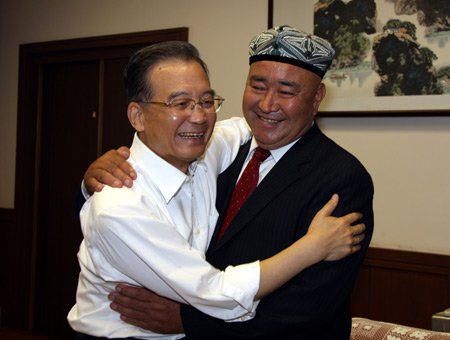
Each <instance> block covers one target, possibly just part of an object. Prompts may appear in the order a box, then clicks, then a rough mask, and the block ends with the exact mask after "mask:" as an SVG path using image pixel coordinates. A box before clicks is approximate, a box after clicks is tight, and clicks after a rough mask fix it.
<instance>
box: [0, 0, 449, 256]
mask: <svg viewBox="0 0 450 340" xmlns="http://www.w3.org/2000/svg"><path fill="white" fill-rule="evenodd" d="M311 22H312V21H311ZM311 22H308V23H306V22H305V27H306V26H308V27H311ZM266 25H267V1H266V0H245V1H242V0H227V1H219V0H189V1H186V0H161V1H156V0H127V1H125V0H76V1H75V0H72V1H70V0H65V1H60V0H39V1H36V0H14V1H7V0H1V1H0V46H1V53H0V68H1V77H0V99H1V104H2V105H1V112H0V143H1V145H2V149H3V152H2V155H3V162H2V163H3V164H5V165H4V166H2V167H1V168H0V178H2V181H1V183H0V188H1V190H0V207H1V208H13V205H14V172H15V156H16V155H15V144H16V143H15V138H16V119H17V68H18V45H19V44H22V43H31V42H41V41H50V40H59V39H70V38H79V37H89V36H97V35H107V34H117V33H130V32H137V31H146V30H153V29H162V28H173V27H180V26H187V27H189V40H190V42H192V43H193V44H194V45H196V46H197V47H198V48H199V50H200V52H201V54H202V56H203V59H205V61H206V62H207V63H208V65H209V67H210V71H211V75H212V83H213V87H214V88H215V89H216V90H217V92H218V93H220V94H221V95H222V96H224V97H225V98H226V99H227V101H226V104H225V107H224V110H223V111H221V113H220V117H219V118H226V117H230V116H233V115H240V112H241V94H242V90H243V85H244V81H245V77H246V73H247V67H248V66H247V51H246V46H247V43H248V41H249V40H250V38H251V37H252V36H253V35H254V34H256V33H258V32H259V31H261V30H263V29H265V28H266ZM307 29H309V30H310V28H307ZM449 101H450V100H449ZM449 107H450V105H449ZM319 124H320V125H321V127H322V128H323V129H324V130H325V132H326V133H327V134H328V135H329V136H330V137H331V138H333V139H334V140H336V141H337V142H338V143H339V144H341V145H342V146H343V147H345V148H346V149H348V150H349V151H350V152H352V153H353V154H355V155H356V156H357V157H358V158H359V159H360V160H361V161H362V162H363V164H364V165H365V166H366V167H367V169H368V170H369V172H370V173H371V174H372V177H373V179H374V183H375V207H374V208H375V217H376V220H375V222H376V223H375V226H376V230H375V235H374V238H373V242H372V244H373V245H374V246H379V247H385V248H393V249H405V250H414V251H423V252H435V253H443V254H450V207H449V204H448V203H447V202H448V201H449V197H450V157H449V156H448V154H449V151H448V146H450V117H430V118H392V117H391V118H322V119H320V120H319Z"/></svg>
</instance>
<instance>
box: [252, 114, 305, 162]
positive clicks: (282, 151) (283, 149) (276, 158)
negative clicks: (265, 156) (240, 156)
mask: <svg viewBox="0 0 450 340" xmlns="http://www.w3.org/2000/svg"><path fill="white" fill-rule="evenodd" d="M313 125H314V121H313V122H312V123H311V126H313ZM301 138H302V137H300V138H298V139H296V140H294V141H293V142H292V143H290V144H288V145H285V146H282V147H281V148H278V149H275V150H270V154H271V155H272V157H273V159H274V161H275V163H277V162H278V161H279V160H280V159H281V157H283V156H284V154H285V153H286V152H288V151H289V149H290V148H291V147H292V146H293V145H294V144H295V143H297V142H298V141H299V140H300V139H301ZM257 147H258V144H257V143H256V141H255V137H253V138H252V142H251V144H250V150H249V153H248V155H247V160H249V159H250V157H251V156H253V153H254V150H255V149H256V148H257ZM269 158H270V157H269Z"/></svg>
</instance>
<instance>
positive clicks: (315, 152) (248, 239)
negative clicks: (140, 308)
mask: <svg viewBox="0 0 450 340" xmlns="http://www.w3.org/2000/svg"><path fill="white" fill-rule="evenodd" d="M306 136H307V135H305V137H306ZM305 137H304V138H302V140H301V141H302V143H297V144H298V145H297V144H296V145H295V146H294V147H293V148H292V149H291V150H290V151H289V152H288V153H287V154H286V155H285V156H284V157H283V159H282V160H280V161H279V162H278V164H277V165H276V166H275V167H274V169H272V171H271V172H270V174H269V175H268V176H267V177H266V178H265V179H264V181H263V182H262V183H261V184H260V186H258V188H257V189H256V190H255V192H254V194H253V195H252V196H253V197H251V198H249V200H248V201H247V202H246V204H245V205H244V206H243V207H242V208H241V210H245V211H243V212H242V215H239V214H240V213H241V212H240V213H239V214H238V215H237V216H236V218H235V220H234V221H233V222H232V223H234V222H235V221H236V224H238V223H239V222H242V223H243V224H245V227H241V226H236V229H237V231H236V232H235V234H233V231H231V232H230V234H231V235H230V236H229V238H230V239H229V242H227V241H226V240H225V241H224V243H223V244H221V242H222V239H221V240H220V242H219V243H218V244H217V245H216V246H215V249H213V250H212V251H209V252H208V253H209V255H208V260H209V261H210V262H211V263H212V264H213V265H215V266H217V267H218V268H221V267H223V266H225V265H227V264H235V263H236V262H239V263H243V262H248V261H250V260H251V259H264V258H267V257H270V256H272V255H274V254H275V253H277V252H279V251H281V250H282V249H284V248H286V247H287V246H289V245H290V244H292V243H293V242H295V240H296V239H298V238H300V237H302V236H303V235H304V234H306V232H307V229H308V227H309V224H310V222H311V220H312V218H313V217H314V215H315V214H316V212H317V211H318V210H319V209H320V208H321V207H322V206H323V205H324V204H325V203H326V202H327V201H328V200H329V199H330V197H331V196H332V194H333V193H338V194H339V196H340V201H339V205H338V208H337V209H336V211H335V212H334V215H335V216H342V215H345V214H347V213H350V212H353V211H358V212H361V213H362V214H363V216H364V217H363V222H364V223H365V224H366V232H365V233H366V238H365V240H364V242H363V244H362V250H361V251H360V252H358V253H356V254H354V255H351V256H349V257H347V258H344V259H342V260H340V261H335V262H324V261H322V262H320V263H318V264H316V265H314V266H312V267H310V268H308V269H306V270H304V271H303V272H302V273H300V274H299V275H297V276H296V277H295V278H294V279H292V280H291V281H290V282H288V283H287V284H285V285H284V286H282V287H281V288H280V289H278V290H277V291H275V292H274V293H272V294H271V295H270V296H268V297H266V298H264V299H263V300H262V301H261V303H260V304H259V306H258V309H257V311H256V316H255V318H254V319H252V320H249V321H246V322H232V323H227V322H223V321H219V320H217V319H214V318H211V317H208V316H206V315H204V314H202V313H200V312H198V311H196V310H195V309H193V308H191V307H189V306H182V308H181V315H182V320H183V326H184V328H185V331H186V334H187V337H188V338H193V339H208V338H214V339H232V338H236V339H239V338H242V339H265V338H267V339H270V338H283V339H309V340H311V339H348V338H349V334H350V327H351V316H350V293H351V290H352V288H353V285H354V283H355V280H356V277H357V275H358V273H359V269H360V267H361V264H362V261H363V258H364V255H365V252H366V251H367V248H368V246H369V243H370V239H371V236H372V231H373V211H372V199H373V184H372V180H371V178H370V175H369V174H368V173H367V171H366V170H365V169H364V167H363V166H362V165H361V164H360V163H359V162H358V161H357V160H356V158H354V157H353V156H352V155H350V154H349V153H348V152H346V151H345V150H343V149H342V148H340V147H338V146H337V145H336V144H335V143H334V142H332V141H331V140H329V139H328V138H327V137H325V136H324V135H323V134H322V133H321V132H320V130H318V128H317V127H316V128H315V129H313V132H312V133H308V137H307V138H305ZM303 139H305V140H303ZM308 153H309V154H308ZM300 154H301V155H302V156H301V157H299V156H298V155H300ZM299 158H301V159H300V160H299ZM263 183H264V185H263ZM268 196H272V197H270V199H269V198H267V197H268ZM256 207H259V210H258V208H256ZM252 209H254V210H256V212H254V213H253V215H252V216H251V218H249V220H248V221H246V220H245V217H244V214H249V212H251V211H252ZM250 214H251V213H250ZM240 217H242V218H240ZM232 227H233V225H232V224H231V225H230V226H229V229H230V228H232ZM227 232H228V230H227ZM223 238H225V235H224V236H223ZM268 240H270V242H268Z"/></svg>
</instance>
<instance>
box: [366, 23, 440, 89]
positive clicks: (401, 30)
mask: <svg viewBox="0 0 450 340" xmlns="http://www.w3.org/2000/svg"><path fill="white" fill-rule="evenodd" d="M415 32H416V30H415V26H414V24H412V23H410V22H401V21H400V20H390V21H388V22H387V23H386V25H385V26H384V33H383V34H380V35H378V36H376V37H375V38H374V39H373V46H372V48H373V55H374V64H373V66H374V70H375V71H376V72H377V73H378V74H379V76H380V79H381V81H380V82H379V83H378V84H377V85H376V87H375V95H376V96H402V95H429V94H442V92H443V90H442V87H441V86H440V84H439V82H438V79H437V77H436V74H435V73H436V72H435V69H434V67H433V61H434V60H436V59H437V57H436V54H435V53H434V52H433V51H431V50H430V49H429V48H426V47H422V48H420V47H419V44H418V43H417V41H416V39H415ZM413 37H414V38H413Z"/></svg>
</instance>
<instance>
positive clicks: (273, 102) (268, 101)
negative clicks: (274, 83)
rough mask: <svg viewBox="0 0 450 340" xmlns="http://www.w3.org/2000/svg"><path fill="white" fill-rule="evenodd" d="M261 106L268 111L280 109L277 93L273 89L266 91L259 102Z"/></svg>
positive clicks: (264, 110) (262, 109)
mask: <svg viewBox="0 0 450 340" xmlns="http://www.w3.org/2000/svg"><path fill="white" fill-rule="evenodd" d="M259 108H260V109H261V111H263V112H266V113H270V112H274V111H278V108H279V106H278V103H277V96H276V94H275V93H273V91H268V92H266V93H265V94H264V97H263V98H261V100H260V102H259Z"/></svg>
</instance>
